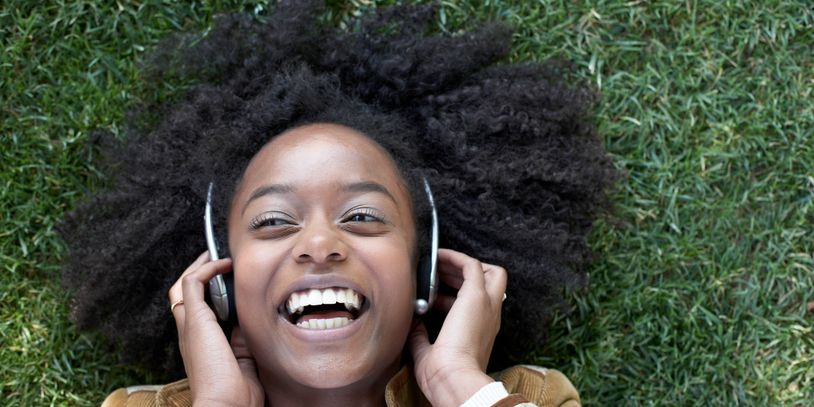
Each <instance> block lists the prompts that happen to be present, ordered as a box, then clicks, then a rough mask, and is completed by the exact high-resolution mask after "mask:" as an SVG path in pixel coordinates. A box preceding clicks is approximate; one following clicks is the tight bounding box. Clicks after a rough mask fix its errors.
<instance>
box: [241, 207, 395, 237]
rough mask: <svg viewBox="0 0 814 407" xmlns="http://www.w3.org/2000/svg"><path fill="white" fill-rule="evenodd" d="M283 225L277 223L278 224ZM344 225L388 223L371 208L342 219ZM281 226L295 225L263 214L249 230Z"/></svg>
mask: <svg viewBox="0 0 814 407" xmlns="http://www.w3.org/2000/svg"><path fill="white" fill-rule="evenodd" d="M357 216H362V217H363V218H367V219H366V220H353V218H355V217H357ZM278 221H279V222H281V223H276V222H278ZM342 222H343V223H371V222H377V223H386V221H385V219H384V218H383V217H382V216H381V215H379V214H378V212H377V211H376V210H374V209H371V208H359V209H355V210H353V211H352V212H351V213H349V214H348V215H347V216H345V217H344V218H343V219H342ZM281 226H293V223H292V222H291V221H290V220H289V219H286V218H283V217H280V216H278V215H277V214H273V213H266V214H262V215H260V216H258V217H256V218H254V219H252V220H251V222H249V229H250V230H253V231H254V230H258V229H261V228H264V227H281Z"/></svg>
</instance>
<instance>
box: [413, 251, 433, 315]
mask: <svg viewBox="0 0 814 407" xmlns="http://www.w3.org/2000/svg"><path fill="white" fill-rule="evenodd" d="M431 261H432V260H431V257H430V256H421V260H420V261H419V262H418V270H417V271H416V280H417V284H416V293H415V294H416V296H415V298H416V313H417V314H419V315H421V314H424V313H426V312H427V311H428V309H426V305H428V302H429V299H430V280H431V276H430V273H431V271H432V265H431V263H430V262H431ZM422 300H423V301H424V305H423V307H422V306H421V305H419V304H420V302H421V301H422Z"/></svg>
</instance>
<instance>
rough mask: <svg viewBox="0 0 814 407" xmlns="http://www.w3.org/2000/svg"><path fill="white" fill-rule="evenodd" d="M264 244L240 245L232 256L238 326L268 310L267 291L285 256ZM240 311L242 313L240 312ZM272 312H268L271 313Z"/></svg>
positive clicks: (268, 296) (268, 298)
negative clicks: (246, 318) (248, 318)
mask: <svg viewBox="0 0 814 407" xmlns="http://www.w3.org/2000/svg"><path fill="white" fill-rule="evenodd" d="M263 243H264V242H255V243H252V244H248V245H243V246H242V247H240V248H239V249H238V250H237V251H235V252H233V255H234V258H233V260H234V273H235V291H236V299H235V300H236V306H237V309H238V314H239V316H240V317H241V322H242V321H243V319H245V317H246V316H248V315H262V313H255V312H247V311H249V310H253V311H258V310H263V309H266V308H268V307H269V306H271V305H270V304H269V303H267V301H269V300H270V298H271V296H270V295H269V294H270V292H269V290H270V289H271V287H272V286H273V285H277V286H281V284H273V283H272V281H273V279H274V278H275V275H276V271H277V270H278V269H279V265H280V264H281V262H282V261H283V260H284V259H285V254H284V253H282V252H281V251H280V250H275V248H274V247H269V246H270V245H268V244H263ZM241 311H242V312H241ZM271 311H273V310H269V312H271Z"/></svg>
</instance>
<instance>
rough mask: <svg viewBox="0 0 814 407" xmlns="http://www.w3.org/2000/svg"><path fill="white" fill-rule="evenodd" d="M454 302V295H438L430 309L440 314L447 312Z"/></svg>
mask: <svg viewBox="0 0 814 407" xmlns="http://www.w3.org/2000/svg"><path fill="white" fill-rule="evenodd" d="M455 300H456V297H455V296H454V295H447V294H438V296H437V297H435V302H434V303H433V304H432V308H433V309H434V310H437V311H441V312H449V310H450V309H452V305H453V304H455Z"/></svg>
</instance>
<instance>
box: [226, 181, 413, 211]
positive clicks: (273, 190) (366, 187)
mask: <svg viewBox="0 0 814 407" xmlns="http://www.w3.org/2000/svg"><path fill="white" fill-rule="evenodd" d="M295 190H296V188H294V186H293V185H290V184H271V185H263V186H260V187H258V188H257V189H255V190H254V191H253V192H252V194H251V196H249V199H247V200H246V203H245V204H243V209H242V210H241V212H240V213H241V214H243V213H245V212H246V208H247V207H248V206H249V203H251V202H252V201H254V200H255V199H257V198H260V197H263V196H266V195H276V194H288V193H291V192H294V191H295ZM341 191H342V192H353V193H361V192H376V193H380V194H382V195H385V196H386V197H388V198H389V199H390V200H391V201H393V203H396V204H397V202H396V198H395V197H394V196H393V194H391V193H390V191H388V190H387V188H386V187H385V186H384V185H382V184H379V183H378V182H373V181H360V182H352V183H350V184H345V185H342V187H341Z"/></svg>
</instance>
